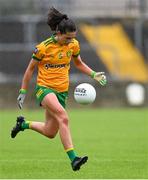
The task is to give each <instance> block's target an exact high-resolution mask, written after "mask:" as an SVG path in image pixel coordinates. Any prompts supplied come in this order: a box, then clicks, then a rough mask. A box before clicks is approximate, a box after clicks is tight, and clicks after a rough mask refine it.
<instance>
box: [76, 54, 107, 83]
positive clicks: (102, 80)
mask: <svg viewBox="0 0 148 180" xmlns="http://www.w3.org/2000/svg"><path fill="white" fill-rule="evenodd" d="M74 64H75V66H76V68H77V69H79V70H80V71H81V72H83V73H85V74H87V75H88V76H91V78H93V79H95V80H96V81H98V82H99V83H100V84H101V85H102V86H104V85H106V83H107V80H106V76H105V75H104V72H95V71H93V70H92V69H91V68H90V67H88V66H87V65H86V64H85V63H84V62H83V61H82V59H81V57H80V55H79V56H78V57H75V58H74Z"/></svg>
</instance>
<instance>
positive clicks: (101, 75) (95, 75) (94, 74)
mask: <svg viewBox="0 0 148 180" xmlns="http://www.w3.org/2000/svg"><path fill="white" fill-rule="evenodd" d="M104 74H105V73H104V72H95V71H92V73H91V77H92V78H93V79H95V80H96V81H98V82H99V83H100V84H101V85H102V86H105V85H106V84H107V80H106V76H105V75H104Z"/></svg>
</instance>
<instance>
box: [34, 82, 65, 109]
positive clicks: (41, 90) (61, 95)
mask: <svg viewBox="0 0 148 180" xmlns="http://www.w3.org/2000/svg"><path fill="white" fill-rule="evenodd" d="M49 93H54V94H55V95H56V96H57V98H58V101H59V103H60V104H61V105H62V106H63V107H64V108H65V107H66V100H67V98H68V92H67V91H66V92H57V91H55V90H53V89H49V88H47V87H43V86H39V85H37V86H36V88H35V95H36V98H37V101H38V103H39V104H40V105H41V102H42V100H43V99H44V97H45V96H46V95H47V94H49Z"/></svg>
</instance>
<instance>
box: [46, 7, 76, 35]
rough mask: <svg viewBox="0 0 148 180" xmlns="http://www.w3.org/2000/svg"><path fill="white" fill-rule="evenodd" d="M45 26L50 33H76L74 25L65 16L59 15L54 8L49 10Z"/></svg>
mask: <svg viewBox="0 0 148 180" xmlns="http://www.w3.org/2000/svg"><path fill="white" fill-rule="evenodd" d="M47 24H48V25H49V27H50V28H51V30H52V31H60V32H61V34H66V32H74V31H76V25H75V23H74V22H73V21H72V20H71V19H69V18H68V16H67V15H66V14H62V13H60V12H59V11H58V10H56V9H55V8H54V7H52V8H50V9H49V13H48V19H47Z"/></svg>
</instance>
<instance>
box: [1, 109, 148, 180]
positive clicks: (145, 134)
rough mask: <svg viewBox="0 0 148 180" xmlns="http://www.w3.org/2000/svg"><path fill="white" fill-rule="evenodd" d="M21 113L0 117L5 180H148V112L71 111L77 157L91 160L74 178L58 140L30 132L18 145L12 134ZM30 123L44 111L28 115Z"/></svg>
mask: <svg viewBox="0 0 148 180" xmlns="http://www.w3.org/2000/svg"><path fill="white" fill-rule="evenodd" d="M18 115H20V114H19V112H18V110H16V111H15V110H10V111H0V178H1V179H4V178H5V179H8V178H9V179H11V178H13V179H17V178H23V179H53V178H56V179H87V178H89V179H110V178H113V179H116V178H117V179H124V178H127V179H144V178H148V158H147V150H148V143H147V142H148V130H147V129H148V128H147V125H148V109H94V110H92V109H81V110H69V116H70V126H71V131H72V137H73V142H74V145H75V150H76V152H77V153H78V155H80V156H81V155H88V157H89V160H88V163H87V164H86V165H84V166H83V167H82V168H81V170H80V171H78V172H73V171H72V169H71V166H70V161H69V159H68V157H67V155H66V153H65V152H64V150H63V147H62V145H61V142H60V138H59V135H57V137H56V138H55V139H53V140H49V139H48V138H45V137H43V136H41V135H40V134H38V133H36V132H33V131H31V130H25V131H24V132H21V133H20V134H18V136H17V137H16V138H15V139H11V138H10V130H11V128H12V126H13V125H14V123H15V119H16V116H18ZM23 115H24V116H25V117H26V118H27V120H39V121H40V120H42V119H44V112H43V111H42V110H36V111H28V110H24V111H23Z"/></svg>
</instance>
